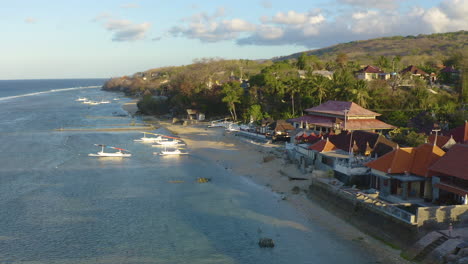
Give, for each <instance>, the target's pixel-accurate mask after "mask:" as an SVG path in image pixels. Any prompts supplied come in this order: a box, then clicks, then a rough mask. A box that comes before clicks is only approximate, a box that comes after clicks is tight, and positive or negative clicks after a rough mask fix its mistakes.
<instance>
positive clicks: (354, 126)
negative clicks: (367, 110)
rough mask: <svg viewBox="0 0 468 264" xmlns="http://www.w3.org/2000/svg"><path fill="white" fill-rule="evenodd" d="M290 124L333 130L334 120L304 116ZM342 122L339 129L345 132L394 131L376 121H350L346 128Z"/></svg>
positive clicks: (392, 127) (331, 118)
mask: <svg viewBox="0 0 468 264" xmlns="http://www.w3.org/2000/svg"><path fill="white" fill-rule="evenodd" d="M289 121H290V122H298V123H300V122H304V123H305V122H307V123H308V124H310V125H312V126H313V125H316V126H320V127H329V128H334V125H335V121H336V118H334V117H326V116H318V115H305V116H301V117H297V118H293V119H290V120H289ZM344 125H345V124H344V122H343V123H341V129H346V130H375V129H394V128H395V127H394V126H392V125H389V124H387V123H384V122H382V121H380V120H378V119H350V120H348V121H347V122H346V128H345V127H344Z"/></svg>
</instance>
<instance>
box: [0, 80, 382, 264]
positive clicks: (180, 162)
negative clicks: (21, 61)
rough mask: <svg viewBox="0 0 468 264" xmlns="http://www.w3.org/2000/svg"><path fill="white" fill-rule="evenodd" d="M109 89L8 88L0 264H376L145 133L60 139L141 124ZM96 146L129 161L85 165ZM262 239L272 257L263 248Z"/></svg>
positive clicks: (70, 84) (86, 85)
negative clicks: (163, 149) (115, 150)
mask: <svg viewBox="0 0 468 264" xmlns="http://www.w3.org/2000/svg"><path fill="white" fill-rule="evenodd" d="M103 82H104V80H32V81H0V114H1V118H0V263H35V264H37V263H194V264H195V263H375V261H376V257H375V256H373V255H370V254H369V253H368V252H367V251H366V250H365V249H363V248H361V247H360V244H359V243H352V242H350V241H345V240H343V239H341V238H340V237H337V236H336V235H335V234H333V233H331V232H330V231H328V230H325V229H324V228H322V227H320V226H319V225H317V224H314V223H313V222H310V221H309V220H307V219H305V218H304V217H303V216H302V215H301V214H299V213H298V212H296V211H295V210H294V208H292V207H291V206H290V205H288V204H287V203H285V202H283V201H280V200H281V199H280V197H278V195H277V194H275V193H273V192H271V191H269V190H268V189H266V188H264V187H261V186H258V185H255V184H252V183H251V182H248V180H246V179H244V178H242V177H233V175H230V174H229V172H226V171H225V170H224V169H222V168H220V167H218V166H216V165H215V164H212V163H210V162H208V161H206V160H204V159H203V158H202V157H197V156H196V155H189V156H184V157H161V156H156V155H153V154H152V152H153V151H155V148H152V147H151V146H150V145H147V144H143V143H138V142H133V140H134V139H136V138H139V137H141V133H138V132H137V131H125V132H102V131H101V132H98V131H92V130H86V131H56V130H55V129H59V128H86V129H90V128H99V127H109V126H116V125H122V124H128V123H131V122H136V123H139V122H140V121H139V120H138V119H134V118H132V117H130V116H126V115H125V114H126V113H125V112H124V111H123V110H122V109H121V105H122V104H123V103H125V102H128V101H129V99H126V98H124V97H123V96H122V95H121V94H118V93H110V92H104V91H101V90H100V88H99V86H100V85H102V83H103ZM78 97H87V98H90V99H95V100H101V99H107V100H111V101H112V103H111V104H103V105H97V106H89V105H85V104H82V103H80V102H76V101H75V99H77V98H78ZM116 97H117V98H118V99H119V100H113V99H114V98H116ZM156 132H162V133H164V130H163V129H160V130H158V131H156ZM93 144H107V145H112V146H116V147H121V148H125V149H128V150H130V151H131V153H132V157H131V158H93V157H88V156H87V155H88V153H93V152H97V151H98V150H99V149H98V148H97V147H95V146H94V145H93ZM189 147H190V146H189ZM197 177H211V178H212V181H211V182H209V183H204V184H200V183H197V182H196V179H197ZM260 237H270V238H273V239H274V240H275V243H276V247H275V248H273V249H262V248H259V247H258V245H257V242H258V239H259V238H260Z"/></svg>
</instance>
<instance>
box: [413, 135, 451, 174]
mask: <svg viewBox="0 0 468 264" xmlns="http://www.w3.org/2000/svg"><path fill="white" fill-rule="evenodd" d="M443 155H445V151H443V150H442V149H441V148H439V147H438V146H434V145H433V144H429V143H426V144H423V145H420V146H418V147H417V148H416V152H415V155H414V159H413V164H412V166H411V173H413V174H415V175H419V176H424V177H425V176H427V171H428V169H429V167H430V166H431V165H432V164H434V162H436V161H437V160H438V159H440V157H442V156H443Z"/></svg>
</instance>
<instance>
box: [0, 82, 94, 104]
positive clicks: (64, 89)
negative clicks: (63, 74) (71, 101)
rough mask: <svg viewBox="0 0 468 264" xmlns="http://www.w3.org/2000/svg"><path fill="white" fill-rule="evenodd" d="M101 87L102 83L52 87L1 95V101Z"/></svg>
mask: <svg viewBox="0 0 468 264" xmlns="http://www.w3.org/2000/svg"><path fill="white" fill-rule="evenodd" d="M100 87H101V86H100V85H93V86H79V87H72V88H62V89H52V90H48V91H42V92H35V93H27V94H20V95H13V96H5V97H0V101H6V100H10V99H15V98H21V97H27V96H34V95H40V94H48V93H57V92H66V91H72V90H80V89H95V88H100Z"/></svg>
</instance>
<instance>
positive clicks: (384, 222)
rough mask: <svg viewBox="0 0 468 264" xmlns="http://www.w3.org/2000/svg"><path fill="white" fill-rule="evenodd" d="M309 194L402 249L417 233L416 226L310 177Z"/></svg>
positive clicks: (414, 238)
mask: <svg viewBox="0 0 468 264" xmlns="http://www.w3.org/2000/svg"><path fill="white" fill-rule="evenodd" d="M308 195H309V197H310V198H311V199H313V200H315V201H317V203H318V204H320V206H322V207H324V208H326V209H327V210H329V211H330V212H332V213H333V214H336V215H338V216H340V217H341V218H343V219H346V221H347V222H349V223H351V224H352V225H354V226H356V227H358V228H359V229H361V230H363V231H364V232H365V233H370V234H371V235H372V236H375V237H378V238H380V239H383V240H385V241H387V242H389V243H392V244H394V245H398V246H400V247H402V248H405V247H408V246H409V245H411V244H412V243H413V242H414V241H416V240H417V239H418V238H419V236H420V233H418V230H417V228H416V225H409V224H405V223H403V222H401V221H398V220H396V219H395V218H394V217H391V216H389V215H387V214H385V213H382V212H377V211H375V210H372V209H370V208H369V207H366V206H364V205H362V204H361V203H357V202H356V201H355V200H353V198H352V197H346V196H344V195H341V194H340V193H339V192H338V191H337V190H333V189H331V188H330V187H329V186H328V185H326V184H324V183H321V182H319V181H317V180H312V184H311V185H310V188H309V192H308Z"/></svg>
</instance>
